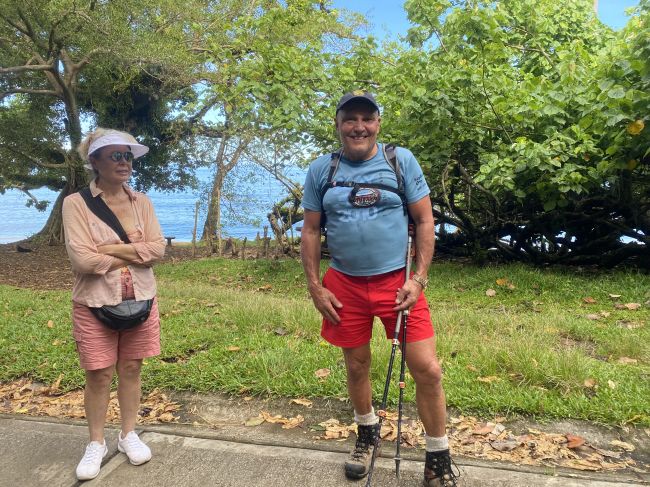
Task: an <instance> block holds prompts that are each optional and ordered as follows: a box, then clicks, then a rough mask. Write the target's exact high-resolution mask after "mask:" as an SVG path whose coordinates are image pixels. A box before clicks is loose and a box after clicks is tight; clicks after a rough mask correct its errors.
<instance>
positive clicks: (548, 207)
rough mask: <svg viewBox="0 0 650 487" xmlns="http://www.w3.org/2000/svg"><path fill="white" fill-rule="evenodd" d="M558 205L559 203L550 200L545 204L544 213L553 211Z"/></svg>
mask: <svg viewBox="0 0 650 487" xmlns="http://www.w3.org/2000/svg"><path fill="white" fill-rule="evenodd" d="M556 205H557V201H555V200H548V201H545V202H544V211H551V210H554V209H555V207H556Z"/></svg>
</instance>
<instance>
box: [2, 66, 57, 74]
mask: <svg viewBox="0 0 650 487" xmlns="http://www.w3.org/2000/svg"><path fill="white" fill-rule="evenodd" d="M52 69H54V68H53V67H52V65H50V64H26V65H24V66H13V67H11V68H0V74H11V73H24V72H25V71H52Z"/></svg>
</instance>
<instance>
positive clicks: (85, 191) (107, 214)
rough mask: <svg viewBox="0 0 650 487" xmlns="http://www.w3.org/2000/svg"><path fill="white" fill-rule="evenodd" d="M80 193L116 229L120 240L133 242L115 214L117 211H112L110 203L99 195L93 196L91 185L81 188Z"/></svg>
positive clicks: (92, 208) (99, 215) (104, 220)
mask: <svg viewBox="0 0 650 487" xmlns="http://www.w3.org/2000/svg"><path fill="white" fill-rule="evenodd" d="M79 194H80V195H81V197H82V198H83V199H84V201H85V202H86V206H88V209H89V210H90V211H92V212H93V213H94V214H95V215H97V217H98V218H99V219H100V220H101V221H103V222H104V223H106V225H108V226H109V227H111V228H112V229H113V230H115V233H117V235H118V236H119V237H120V240H122V242H124V243H131V241H130V240H129V237H128V236H127V235H126V232H125V231H124V228H123V227H122V224H121V223H120V221H119V220H118V219H117V217H116V216H115V213H113V212H112V211H111V209H110V208H109V207H108V205H107V204H106V203H105V202H104V200H103V199H101V198H100V197H99V196H97V197H93V195H92V193H91V192H90V188H89V187H85V188H82V189H80V190H79Z"/></svg>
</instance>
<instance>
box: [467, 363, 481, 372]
mask: <svg viewBox="0 0 650 487" xmlns="http://www.w3.org/2000/svg"><path fill="white" fill-rule="evenodd" d="M465 368H466V369H467V370H471V371H472V372H478V369H477V368H476V367H474V366H473V365H471V364H469V365H467V366H466V367H465Z"/></svg>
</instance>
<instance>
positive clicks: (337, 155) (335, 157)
mask: <svg viewBox="0 0 650 487" xmlns="http://www.w3.org/2000/svg"><path fill="white" fill-rule="evenodd" d="M341 157H343V149H339V150H337V151H336V152H332V156H331V158H330V170H329V173H328V174H327V181H325V185H324V186H323V187H322V188H321V191H320V207H321V214H320V228H321V231H324V230H325V222H326V221H327V217H326V216H325V212H324V211H323V198H325V193H327V190H328V189H330V188H331V187H332V186H333V184H332V179H333V178H334V174H335V173H336V171H337V169H338V168H339V163H340V162H341ZM334 184H336V183H334Z"/></svg>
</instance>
